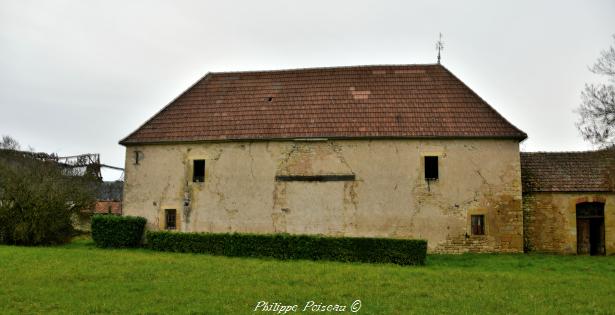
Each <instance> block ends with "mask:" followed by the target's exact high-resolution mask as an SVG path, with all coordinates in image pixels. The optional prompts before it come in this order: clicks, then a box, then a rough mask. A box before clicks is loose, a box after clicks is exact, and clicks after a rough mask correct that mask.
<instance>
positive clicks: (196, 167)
mask: <svg viewBox="0 0 615 315" xmlns="http://www.w3.org/2000/svg"><path fill="white" fill-rule="evenodd" d="M192 181H193V182H195V183H202V182H204V181H205V160H194V163H193V168H192Z"/></svg>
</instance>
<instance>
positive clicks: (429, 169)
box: [425, 156, 438, 179]
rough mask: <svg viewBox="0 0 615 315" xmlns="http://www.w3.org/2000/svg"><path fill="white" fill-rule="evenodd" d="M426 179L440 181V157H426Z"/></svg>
mask: <svg viewBox="0 0 615 315" xmlns="http://www.w3.org/2000/svg"><path fill="white" fill-rule="evenodd" d="M425 179H438V157H437V156H426V157H425Z"/></svg>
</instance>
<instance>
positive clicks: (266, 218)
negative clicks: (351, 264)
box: [123, 139, 523, 253]
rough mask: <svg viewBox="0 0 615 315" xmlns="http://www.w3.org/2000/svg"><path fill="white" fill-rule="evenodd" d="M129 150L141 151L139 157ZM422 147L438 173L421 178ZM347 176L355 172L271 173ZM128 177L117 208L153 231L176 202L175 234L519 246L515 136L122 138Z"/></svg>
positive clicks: (439, 248)
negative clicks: (326, 178) (201, 175)
mask: <svg viewBox="0 0 615 315" xmlns="http://www.w3.org/2000/svg"><path fill="white" fill-rule="evenodd" d="M135 150H138V151H141V152H142V159H141V160H140V162H139V164H138V165H135V164H134V158H133V157H134V151H135ZM425 155H438V156H439V173H440V179H439V180H437V181H431V182H429V183H428V182H427V181H425V179H424V178H423V159H422V157H423V156H425ZM194 159H205V160H206V174H205V182H203V183H192V182H191V181H190V180H191V178H192V177H191V174H192V169H191V168H192V160H194ZM348 174H354V175H355V176H356V180H355V181H330V182H277V181H275V176H276V175H348ZM125 179H126V183H125V186H124V189H125V191H124V204H123V207H124V213H125V214H126V215H139V216H143V217H146V218H147V219H148V228H150V229H159V228H163V227H164V222H162V220H164V215H163V214H164V209H177V210H178V214H181V215H180V217H178V226H179V230H181V231H201V232H252V233H273V232H286V233H299V234H325V235H337V236H342V235H343V236H372V237H394V238H422V239H427V240H428V246H429V250H430V252H447V253H451V252H452V253H459V252H467V251H473V252H490V251H498V252H520V251H522V249H523V215H522V213H523V212H522V209H521V183H520V181H521V177H520V165H519V146H518V143H517V142H516V141H514V140H488V139H482V140H477V139H473V140H470V139H467V140H335V141H262V142H210V143H199V144H172V145H144V146H129V147H127V149H126V165H125ZM186 201H189V202H188V203H185V202H186ZM186 204H187V205H188V206H187V207H186V208H185V209H186V211H182V209H184V206H185V205H186ZM186 214H189V216H186ZM471 214H484V215H485V216H486V231H487V235H485V236H472V235H470V234H471V233H470V231H471V229H470V215H471Z"/></svg>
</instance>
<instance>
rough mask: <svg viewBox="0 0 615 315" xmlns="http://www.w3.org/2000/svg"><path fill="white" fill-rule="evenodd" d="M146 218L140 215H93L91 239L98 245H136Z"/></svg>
mask: <svg viewBox="0 0 615 315" xmlns="http://www.w3.org/2000/svg"><path fill="white" fill-rule="evenodd" d="M146 222H147V220H146V219H145V218H142V217H131V216H115V215H100V214H98V215H95V216H93V217H92V239H93V240H94V243H96V246H98V247H138V246H140V245H141V240H142V239H143V230H144V228H145V223H146Z"/></svg>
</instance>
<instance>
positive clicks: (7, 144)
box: [0, 135, 21, 150]
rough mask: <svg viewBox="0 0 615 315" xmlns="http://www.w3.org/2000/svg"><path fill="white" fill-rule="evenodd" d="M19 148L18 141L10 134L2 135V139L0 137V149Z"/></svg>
mask: <svg viewBox="0 0 615 315" xmlns="http://www.w3.org/2000/svg"><path fill="white" fill-rule="evenodd" d="M20 148H21V146H20V145H19V142H17V140H15V139H13V137H11V136H6V135H4V136H2V139H0V149H6V150H19V149H20Z"/></svg>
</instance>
